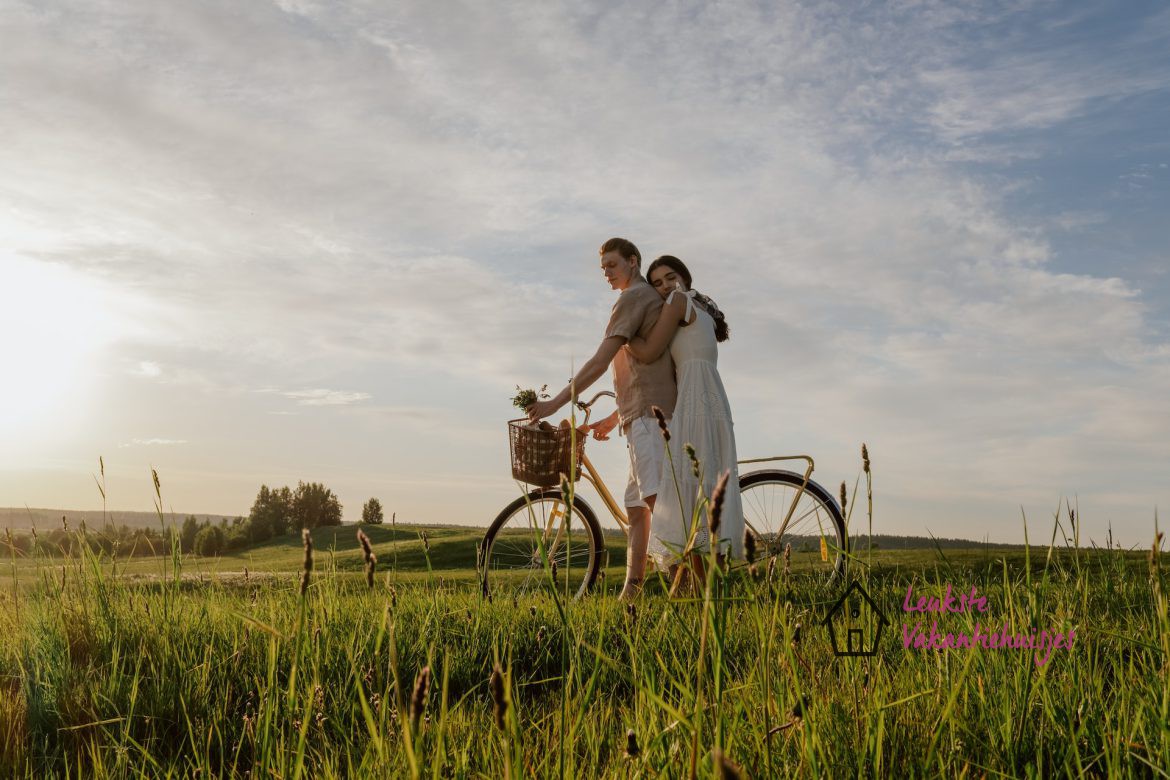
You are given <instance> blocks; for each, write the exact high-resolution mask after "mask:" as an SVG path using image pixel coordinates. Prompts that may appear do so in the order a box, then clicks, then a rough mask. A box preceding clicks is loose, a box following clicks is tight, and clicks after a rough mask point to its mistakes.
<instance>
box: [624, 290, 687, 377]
mask: <svg viewBox="0 0 1170 780" xmlns="http://www.w3.org/2000/svg"><path fill="white" fill-rule="evenodd" d="M686 310H687V297H686V296H685V295H683V294H681V293H680V294H678V295H671V297H670V298H669V299H668V300H667V302H666V303H664V304H663V305H662V312H661V313H660V314H659V315H658V321H657V322H655V323H654V327H653V328H651V329H650V333H649V334H647V335H646V338H642V337H641V336H635V337H634V338H632V339H630V340H629V342H628V343H627V344H626V349H628V350H629V351H630V354H631V355H633V356H634V359H635V360H637V361H638V362H639V363H653V362H654V361H655V360H657V359H658V358H659V357H661V356H662V353H663V352H665V351H666V348H667V347H669V346H670V340H671V339H673V338H674V334H675V332H676V331H678V327H679V323H680V322H681V321H682V317H683V313H684V312H686Z"/></svg>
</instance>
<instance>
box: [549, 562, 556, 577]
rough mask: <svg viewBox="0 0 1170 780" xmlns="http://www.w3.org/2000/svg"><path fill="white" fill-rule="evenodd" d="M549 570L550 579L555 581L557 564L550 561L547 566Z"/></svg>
mask: <svg viewBox="0 0 1170 780" xmlns="http://www.w3.org/2000/svg"><path fill="white" fill-rule="evenodd" d="M549 568H550V569H551V571H552V578H553V579H554V580H555V579H556V578H557V562H556V561H552V562H551V563H550V564H549Z"/></svg>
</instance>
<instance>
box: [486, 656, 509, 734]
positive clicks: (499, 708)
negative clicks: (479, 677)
mask: <svg viewBox="0 0 1170 780" xmlns="http://www.w3.org/2000/svg"><path fill="white" fill-rule="evenodd" d="M488 688H489V689H490V690H491V692H492V714H493V715H495V716H496V728H498V729H499V730H500V731H503V730H504V725H505V720H506V718H507V715H508V700H507V698H505V696H504V673H503V672H501V671H500V665H499V664H494V665H493V666H492V674H491V677H489V678H488Z"/></svg>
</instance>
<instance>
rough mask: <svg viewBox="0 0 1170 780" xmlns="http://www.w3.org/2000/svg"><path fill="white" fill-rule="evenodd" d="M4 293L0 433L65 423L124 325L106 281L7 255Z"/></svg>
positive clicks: (13, 435) (0, 341)
mask: <svg viewBox="0 0 1170 780" xmlns="http://www.w3.org/2000/svg"><path fill="white" fill-rule="evenodd" d="M0 265H2V267H3V280H4V294H3V295H2V296H0V333H2V334H3V337H2V338H0V366H3V367H4V379H3V381H0V436H2V437H3V438H5V439H7V440H9V441H10V442H11V441H12V440H13V439H15V438H16V437H17V436H19V435H21V434H25V435H27V434H29V433H32V432H33V431H37V432H43V431H45V429H46V424H47V423H48V422H49V421H50V420H54V425H57V426H59V425H64V424H66V421H67V419H68V418H69V417H71V415H69V414H67V412H68V411H70V410H71V409H74V408H76V407H77V406H79V405H80V401H81V400H82V399H83V398H84V397H85V395H86V394H87V392H89V391H90V389H91V388H92V385H93V381H94V371H95V369H96V368H97V365H98V360H99V357H100V355H101V353H102V350H103V348H104V347H106V346H107V345H108V344H110V343H111V342H112V341H113V340H114V338H115V337H116V335H117V332H118V330H119V327H118V322H119V317H118V315H117V314H116V311H115V308H114V306H113V296H111V294H110V291H109V289H108V287H107V286H106V285H105V284H103V283H101V282H99V281H95V280H92V279H89V278H87V277H85V276H83V275H82V274H79V273H77V272H76V271H73V270H71V269H69V268H68V267H66V266H63V265H58V264H52V263H45V262H38V261H32V260H25V259H23V258H16V257H12V256H7V257H4V258H3V262H2V263H0Z"/></svg>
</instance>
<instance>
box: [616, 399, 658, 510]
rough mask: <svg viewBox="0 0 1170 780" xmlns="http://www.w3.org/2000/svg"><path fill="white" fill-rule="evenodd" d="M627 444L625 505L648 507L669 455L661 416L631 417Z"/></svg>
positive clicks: (655, 493)
mask: <svg viewBox="0 0 1170 780" xmlns="http://www.w3.org/2000/svg"><path fill="white" fill-rule="evenodd" d="M626 447H627V448H628V449H629V451H630V479H629V482H627V483H626V507H627V508H629V507H635V506H644V507H648V506H649V505H648V504H647V503H646V499H647V498H650V497H651V496H656V495H658V483H659V482H660V481H661V480H662V461H663V459H664V458H665V457H666V442H664V441H663V440H662V431H660V430H658V420H657V419H655V418H654V417H639V418H638V419H636V420H634V421H632V422H631V423H630V430H629V431H627V432H626Z"/></svg>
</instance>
